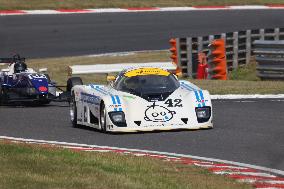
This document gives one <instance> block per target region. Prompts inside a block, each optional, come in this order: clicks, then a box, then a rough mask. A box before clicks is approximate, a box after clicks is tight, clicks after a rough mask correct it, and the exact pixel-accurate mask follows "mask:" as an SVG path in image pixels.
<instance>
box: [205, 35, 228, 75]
mask: <svg viewBox="0 0 284 189" xmlns="http://www.w3.org/2000/svg"><path fill="white" fill-rule="evenodd" d="M209 48H210V54H209V56H208V57H209V61H208V67H209V68H208V73H209V78H211V79H218V80H227V60H226V48H225V41H224V39H215V40H214V41H212V42H211V44H210V45H209Z"/></svg>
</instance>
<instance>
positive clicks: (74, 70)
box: [69, 62, 177, 75]
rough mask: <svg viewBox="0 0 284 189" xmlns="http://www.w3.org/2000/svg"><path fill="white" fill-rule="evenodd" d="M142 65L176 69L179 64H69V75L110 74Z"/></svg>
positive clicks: (170, 69)
mask: <svg viewBox="0 0 284 189" xmlns="http://www.w3.org/2000/svg"><path fill="white" fill-rule="evenodd" d="M137 67H138V68H140V67H156V68H162V69H166V70H169V71H174V70H176V69H177V66H176V65H175V64H173V63H172V62H148V63H119V64H96V65H74V66H69V75H76V74H94V73H96V74H108V73H117V72H121V71H122V70H125V69H130V68H137Z"/></svg>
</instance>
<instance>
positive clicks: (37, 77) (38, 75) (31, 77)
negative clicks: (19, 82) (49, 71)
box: [28, 74, 46, 80]
mask: <svg viewBox="0 0 284 189" xmlns="http://www.w3.org/2000/svg"><path fill="white" fill-rule="evenodd" d="M28 77H29V79H32V80H33V79H46V76H45V75H44V74H29V75H28Z"/></svg>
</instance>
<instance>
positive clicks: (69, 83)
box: [66, 77, 83, 92]
mask: <svg viewBox="0 0 284 189" xmlns="http://www.w3.org/2000/svg"><path fill="white" fill-rule="evenodd" d="M75 85H83V81H82V79H81V78H80V77H71V78H69V79H68V80H67V88H66V91H67V92H71V89H72V87H74V86H75Z"/></svg>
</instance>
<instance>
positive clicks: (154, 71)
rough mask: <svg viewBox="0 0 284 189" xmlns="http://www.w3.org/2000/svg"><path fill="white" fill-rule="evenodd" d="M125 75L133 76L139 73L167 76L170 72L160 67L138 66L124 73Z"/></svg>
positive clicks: (139, 74)
mask: <svg viewBox="0 0 284 189" xmlns="http://www.w3.org/2000/svg"><path fill="white" fill-rule="evenodd" d="M124 75H125V76H126V77H134V76H141V75H161V76H168V75H170V72H168V71H166V70H163V69H160V68H139V69H135V70H131V71H129V72H126V73H125V74H124Z"/></svg>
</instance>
